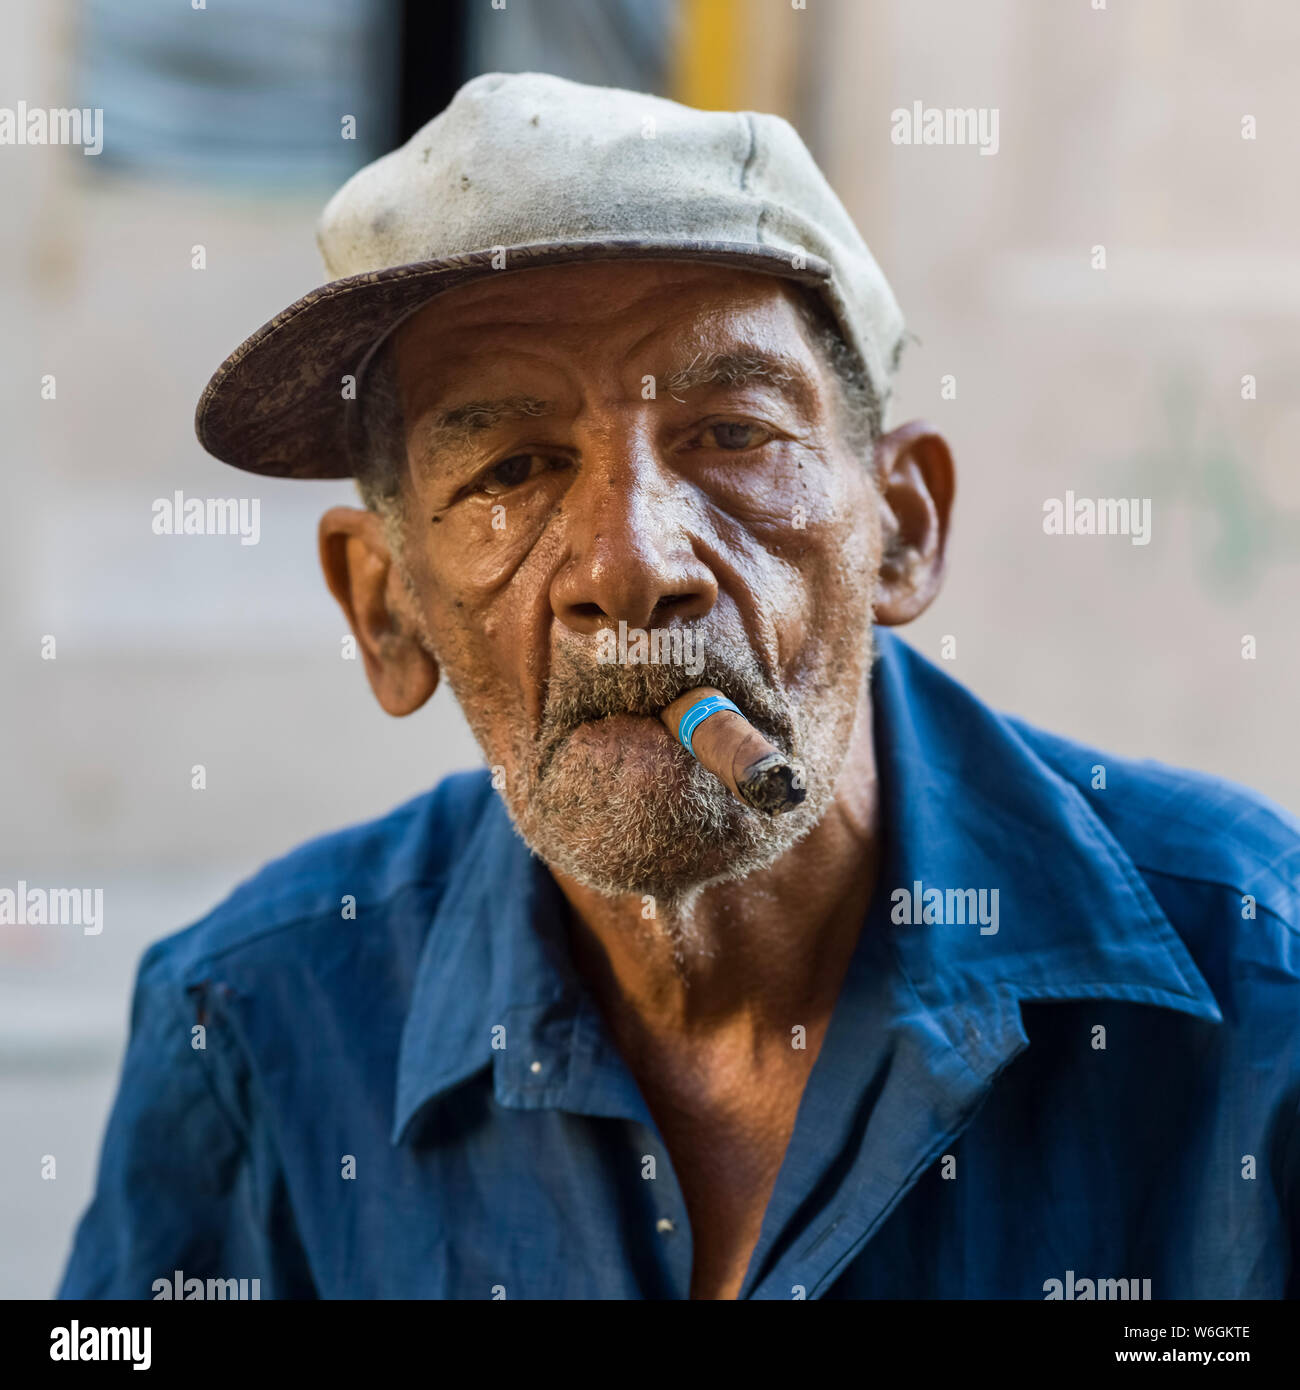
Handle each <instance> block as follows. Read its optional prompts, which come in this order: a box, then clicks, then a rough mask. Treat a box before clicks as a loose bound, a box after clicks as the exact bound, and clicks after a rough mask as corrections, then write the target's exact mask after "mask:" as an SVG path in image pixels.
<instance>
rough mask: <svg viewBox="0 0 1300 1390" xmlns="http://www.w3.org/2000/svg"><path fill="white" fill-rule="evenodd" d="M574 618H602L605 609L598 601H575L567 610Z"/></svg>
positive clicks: (604, 614)
mask: <svg viewBox="0 0 1300 1390" xmlns="http://www.w3.org/2000/svg"><path fill="white" fill-rule="evenodd" d="M569 611H570V612H571V613H572V614H573V615H574V617H575V618H603V617H605V616H606V613H605V610H604V609H603V608H602V607H601V606H600V604H598V603H575V604H572V605H570V610H569Z"/></svg>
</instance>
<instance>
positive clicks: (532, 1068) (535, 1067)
mask: <svg viewBox="0 0 1300 1390" xmlns="http://www.w3.org/2000/svg"><path fill="white" fill-rule="evenodd" d="M541 1069H542V1064H541V1063H540V1062H533V1063H532V1064H531V1066H529V1068H528V1070H529V1071H531V1072H534V1073H536V1072H539V1071H541Z"/></svg>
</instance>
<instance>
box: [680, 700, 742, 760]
mask: <svg viewBox="0 0 1300 1390" xmlns="http://www.w3.org/2000/svg"><path fill="white" fill-rule="evenodd" d="M720 709H734V710H735V711H736V713H737V714H740V709H739V708H738V707H737V706H736V705H733V704H732V703H731V701H730V700H728V699H727V697H726V696H725V695H706V696H705V697H704V699H702V700H697V701H696V702H695V704H693V705H692V706H691V707H690V709H688V710H687V711H686V713H685V714H684V715H682V722H681V723H680V724H678V726H677V737H678V739H680V741H681V745H682V747H683V748H685V749H686V751H687V752H688V753H689V754H690V755H691V757H692V758H693V757H694V756H695V749H694V748H693V747H692V746H691V736H692V735H693V734H694V733H695V731H696V729H698V728H699V727H700V725H701V724H703V723H704V721H705V720H706V719H707V718H708V717H709V715H711V714H717V712H718V711H719V710H720ZM740 717H741V718H742V719H743V718H744V717H745V716H744V715H743V714H741V715H740Z"/></svg>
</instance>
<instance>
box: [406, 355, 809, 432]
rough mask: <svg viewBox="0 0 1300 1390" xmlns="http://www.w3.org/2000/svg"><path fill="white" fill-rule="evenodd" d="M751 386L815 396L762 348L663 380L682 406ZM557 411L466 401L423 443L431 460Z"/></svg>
mask: <svg viewBox="0 0 1300 1390" xmlns="http://www.w3.org/2000/svg"><path fill="white" fill-rule="evenodd" d="M751 381H765V382H768V383H770V384H772V385H775V386H780V387H783V388H785V389H786V390H787V392H788V394H790V395H791V396H793V397H795V398H796V400H797V401H798V403H799V404H801V405H805V406H806V405H808V404H809V403H810V402H811V401H812V400H813V398H814V396H815V390H814V387H813V383H812V381H811V380H810V379H809V377H808V375H807V373H806V371H805V370H804V367H803V365H802V364H801V363H800V362H799V361H798V360H797V359H796V358H794V357H786V356H784V355H783V354H781V353H774V352H769V351H767V350H765V349H758V348H740V349H729V350H727V351H725V352H709V353H704V352H701V353H697V354H696V355H695V356H694V357H693V358H692V359H691V360H690V361H689V362H687V363H685V364H684V365H682V366H680V367H677V368H675V369H674V370H673V371H672V372H671V373H670V374H669V375H668V377H667V378H666V379H665V380H664V383H663V387H664V390H665V391H666V392H667V393H668V395H670V396H672V397H673V399H674V400H678V401H680V400H681V399H682V398H683V397H684V396H685V394H686V393H687V392H688V391H692V390H695V389H697V388H699V387H701V386H719V385H722V386H743V385H745V384H746V383H748V382H751ZM555 410H556V407H555V404H554V403H553V402H551V401H544V400H541V399H540V398H539V397H537V396H503V397H501V398H499V399H495V400H479V401H464V402H463V403H462V404H460V405H455V406H451V407H449V408H448V409H446V410H439V411H435V412H434V413H433V414H432V415H430V416H429V417H428V418H427V419H426V420H424V421H422V422H421V424H420V427H419V442H420V444H421V446H422V447H423V449H424V450H425V451H427V453H428V454H429V455H434V454H436V452H437V451H438V450H439V449H445V448H450V447H454V446H455V445H457V444H465V443H467V442H468V441H470V440H471V439H473V438H475V437H476V436H477V435H481V434H484V433H486V431H488V430H491V429H494V428H495V427H496V426H497V425H499V424H502V423H503V422H505V421H507V420H522V419H536V418H538V417H540V416H545V415H553V414H554V413H555Z"/></svg>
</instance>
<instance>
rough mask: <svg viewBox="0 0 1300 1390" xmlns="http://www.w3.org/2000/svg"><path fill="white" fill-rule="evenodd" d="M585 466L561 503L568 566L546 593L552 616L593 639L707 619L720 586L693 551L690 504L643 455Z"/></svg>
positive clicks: (628, 453)
mask: <svg viewBox="0 0 1300 1390" xmlns="http://www.w3.org/2000/svg"><path fill="white" fill-rule="evenodd" d="M620 452H621V457H616V458H612V459H609V460H598V459H588V460H584V465H583V466H582V467H581V468H580V470H579V477H578V479H577V481H576V484H575V485H574V486H573V487H571V488H570V489H569V491H568V493H567V495H566V496H565V499H564V511H565V515H566V518H567V524H568V528H569V529H568V535H567V538H566V539H567V546H566V549H567V550H568V553H569V558H568V561H567V563H566V564H565V565H564V566H563V568H562V569H561V570H560V572H559V573H558V574H557V576H556V579H555V583H554V585H553V586H552V590H551V610H552V612H553V613H554V614H555V616H556V618H557V619H559V621H560V622H562V623H563V624H564V625H565V626H566V627H568V628H570V629H571V630H572V631H574V632H578V633H582V634H584V635H590V634H593V633H595V632H598V631H599V630H600V629H601V628H605V627H610V626H611V625H613V624H615V623H617V622H619V621H620V620H621V621H623V622H626V623H627V625H628V627H630V628H632V627H636V628H654V627H667V626H668V625H669V623H670V622H671V621H673V620H674V619H675V620H676V621H678V622H690V621H694V620H696V619H699V618H702V617H703V616H704V615H705V614H706V613H708V612H709V611H710V610H711V609H712V607H713V605H714V604H715V603H716V602H717V598H718V585H717V581H716V580H715V579H714V577H713V574H712V572H711V571H710V570H709V568H708V566H707V565H705V564H704V562H703V561H701V560H700V559H699V557H698V556H697V555H696V554H695V552H694V551H693V550H692V548H691V545H690V529H689V514H688V504H686V503H685V502H684V500H683V499H682V498H681V497H680V495H677V494H675V492H674V489H673V487H672V486H671V482H670V480H669V479H667V478H666V477H665V476H664V475H663V474H662V473H661V471H660V469H659V468H658V467H657V465H656V463H655V461H654V459H653V457H652V456H650V455H649V454H648V451H646V450H644V449H641V450H637V449H635V448H634V447H625V448H624V449H623V450H621V451H620Z"/></svg>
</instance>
